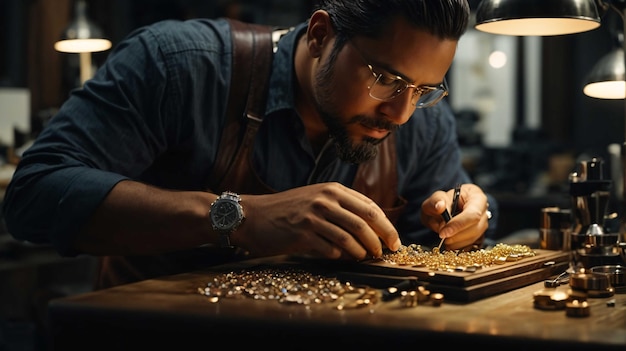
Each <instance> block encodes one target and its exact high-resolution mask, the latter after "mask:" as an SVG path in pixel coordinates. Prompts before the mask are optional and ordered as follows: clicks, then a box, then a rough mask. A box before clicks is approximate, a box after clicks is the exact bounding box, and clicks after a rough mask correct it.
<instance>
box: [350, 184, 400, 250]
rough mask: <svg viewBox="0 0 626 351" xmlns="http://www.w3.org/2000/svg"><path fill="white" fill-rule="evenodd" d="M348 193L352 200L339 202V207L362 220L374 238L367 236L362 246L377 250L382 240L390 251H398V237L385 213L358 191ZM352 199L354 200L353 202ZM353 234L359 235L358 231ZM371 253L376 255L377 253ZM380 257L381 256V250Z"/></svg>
mask: <svg viewBox="0 0 626 351" xmlns="http://www.w3.org/2000/svg"><path fill="white" fill-rule="evenodd" d="M348 191H349V193H350V194H352V195H353V196H354V198H346V199H345V200H344V201H341V202H340V204H341V206H342V207H344V208H346V209H347V210H348V211H350V212H352V213H354V214H355V215H356V216H358V217H359V218H360V219H362V220H364V221H365V223H366V224H367V226H368V227H369V228H371V229H372V231H373V232H374V235H375V237H371V236H369V235H367V237H366V238H365V240H366V242H363V244H364V245H366V247H368V248H376V249H377V248H378V247H380V240H382V241H383V243H384V244H385V245H386V246H387V247H388V248H389V249H390V250H392V251H396V250H398V249H399V248H400V246H401V245H402V243H401V241H400V236H399V234H398V231H397V230H396V228H395V227H394V226H393V224H392V223H391V221H389V218H387V215H386V214H385V212H384V211H383V210H382V209H381V208H380V207H379V206H378V205H377V204H376V202H374V201H373V200H372V199H370V198H368V197H366V196H365V195H363V194H361V193H359V192H358V191H355V190H353V189H348ZM353 199H355V200H354V201H353ZM353 224H356V225H357V226H360V225H361V223H360V221H356V222H353ZM359 229H361V228H359V227H357V228H355V230H359ZM364 229H366V233H369V231H368V230H367V228H364ZM353 233H360V231H356V232H353ZM370 252H371V250H370ZM372 253H373V254H378V252H377V251H376V252H372ZM380 255H382V248H381V252H380Z"/></svg>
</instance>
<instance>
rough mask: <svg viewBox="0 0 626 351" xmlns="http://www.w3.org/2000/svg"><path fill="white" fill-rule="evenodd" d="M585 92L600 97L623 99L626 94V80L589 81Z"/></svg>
mask: <svg viewBox="0 0 626 351" xmlns="http://www.w3.org/2000/svg"><path fill="white" fill-rule="evenodd" d="M583 92H584V93H585V95H587V96H591V97H594V98H598V99H623V98H624V97H625V96H626V82H624V81H623V80H622V81H607V82H597V83H589V84H587V85H585V87H584V88H583Z"/></svg>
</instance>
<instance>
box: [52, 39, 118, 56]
mask: <svg viewBox="0 0 626 351" xmlns="http://www.w3.org/2000/svg"><path fill="white" fill-rule="evenodd" d="M110 48H111V41H109V40H107V39H68V40H60V41H57V42H56V43H54V49H55V50H56V51H60V52H70V53H80V52H98V51H105V50H108V49H110Z"/></svg>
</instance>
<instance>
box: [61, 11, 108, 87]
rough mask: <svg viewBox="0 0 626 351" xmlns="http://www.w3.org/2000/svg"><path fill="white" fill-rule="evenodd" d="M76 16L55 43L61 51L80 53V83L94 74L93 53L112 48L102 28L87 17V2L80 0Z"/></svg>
mask: <svg viewBox="0 0 626 351" xmlns="http://www.w3.org/2000/svg"><path fill="white" fill-rule="evenodd" d="M75 5H76V6H75V14H74V16H75V18H74V21H72V22H71V23H70V24H69V26H67V28H66V29H65V30H64V31H63V33H62V34H61V40H59V41H57V42H56V43H55V44H54V49H55V50H57V51H59V52H67V53H78V54H80V83H81V85H83V84H84V83H85V81H86V80H87V79H89V78H91V77H92V76H93V72H92V67H91V53H92V52H99V51H105V50H108V49H110V48H111V41H109V40H108V39H105V38H104V36H103V33H102V30H101V29H100V28H99V27H98V26H97V25H95V24H94V23H93V22H91V21H90V20H89V18H87V4H86V2H85V1H84V0H78V1H76V4H75Z"/></svg>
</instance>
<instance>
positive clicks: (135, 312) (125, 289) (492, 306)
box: [49, 257, 626, 351]
mask: <svg viewBox="0 0 626 351" xmlns="http://www.w3.org/2000/svg"><path fill="white" fill-rule="evenodd" d="M284 259H285V258H282V257H276V258H272V259H269V260H264V261H263V262H269V264H273V263H277V262H281V260H284ZM258 264H259V262H257V261H249V262H248V261H247V262H242V263H239V264H236V265H232V266H225V267H221V268H220V270H215V269H207V270H206V271H197V272H191V273H185V274H180V275H174V276H166V277H161V278H157V279H150V280H146V281H142V282H138V283H133V284H128V285H123V286H118V287H115V288H110V289H106V290H102V291H95V292H90V293H85V294H81V295H75V296H70V297H66V298H61V299H57V300H52V301H51V303H50V305H49V317H50V324H51V328H52V336H53V342H54V345H55V349H59V350H73V349H89V350H94V349H109V350H121V349H136V348H137V347H140V349H149V348H152V347H157V348H158V349H164V347H173V348H174V349H176V350H182V349H191V347H194V348H197V347H200V348H207V349H210V348H213V347H218V345H222V347H225V346H228V347H233V348H235V349H237V350H239V349H244V348H246V349H260V348H266V347H271V348H278V349H290V350H291V349H293V350H313V349H315V350H320V349H325V348H328V349H337V348H339V347H341V348H344V347H350V349H351V350H352V349H356V350H358V349H367V350H370V349H375V348H384V349H385V350H393V349H394V348H396V349H399V350H404V349H420V348H422V347H433V346H434V345H441V346H442V347H444V346H445V348H446V349H450V348H451V347H463V348H469V347H471V348H473V349H478V350H480V349H481V348H484V349H495V348H498V349H503V350H539V349H541V350H554V349H559V350H560V349H562V350H603V351H608V350H622V351H623V350H626V294H615V295H613V296H610V297H602V298H593V299H588V302H589V304H590V316H588V317H568V316H567V315H566V312H565V311H564V310H539V309H536V308H534V307H533V294H534V293H535V292H536V291H538V290H540V289H542V288H543V280H541V281H538V282H535V283H529V284H530V285H526V286H523V287H520V288H516V289H514V290H511V291H507V292H504V293H501V294H496V295H493V296H490V297H486V298H483V299H480V300H477V301H472V302H467V303H460V302H454V301H445V300H444V302H443V304H442V305H440V306H434V305H432V304H429V303H423V304H419V305H417V306H414V307H406V306H403V305H402V304H401V303H400V301H399V300H398V299H395V300H391V301H387V302H379V303H377V304H374V305H372V306H367V307H363V308H354V309H345V310H338V309H337V308H336V306H335V305H333V304H332V303H322V304H311V305H302V304H285V303H280V302H278V301H258V300H254V299H252V298H238V299H229V298H222V299H220V300H219V301H218V302H210V301H209V299H208V298H207V297H206V296H204V295H202V294H200V293H199V291H198V289H199V288H202V287H205V286H206V285H207V282H209V281H210V280H211V279H212V277H214V276H216V274H223V272H224V271H225V269H226V270H228V269H233V270H235V269H236V270H241V269H243V270H245V269H252V268H253V267H256V266H258ZM568 288H569V286H568V285H567V284H566V285H562V286H560V287H558V288H557V289H564V290H567V289H568ZM187 347H188V348H187Z"/></svg>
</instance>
